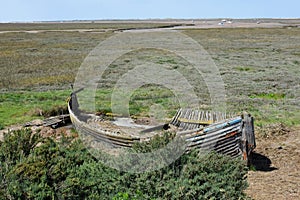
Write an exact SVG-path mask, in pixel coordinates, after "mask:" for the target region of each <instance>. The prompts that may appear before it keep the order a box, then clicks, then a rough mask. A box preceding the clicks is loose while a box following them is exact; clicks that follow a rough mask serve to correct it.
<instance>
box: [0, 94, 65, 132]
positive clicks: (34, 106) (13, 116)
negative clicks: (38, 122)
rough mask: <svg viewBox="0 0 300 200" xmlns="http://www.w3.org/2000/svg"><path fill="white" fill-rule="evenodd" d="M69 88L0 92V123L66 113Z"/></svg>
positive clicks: (10, 123) (22, 121)
mask: <svg viewBox="0 0 300 200" xmlns="http://www.w3.org/2000/svg"><path fill="white" fill-rule="evenodd" d="M70 93H71V90H52V91H45V92H34V91H22V92H5V93H1V94H0V114H1V117H0V124H2V125H3V126H8V125H12V124H16V123H24V122H27V121H30V120H32V119H36V118H42V117H49V116H54V115H57V114H66V113H67V107H66V105H67V103H66V100H67V97H68V96H69V95H70Z"/></svg>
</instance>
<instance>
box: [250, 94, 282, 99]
mask: <svg viewBox="0 0 300 200" xmlns="http://www.w3.org/2000/svg"><path fill="white" fill-rule="evenodd" d="M284 97H285V94H279V93H261V94H255V95H251V96H250V98H263V99H273V100H279V99H284Z"/></svg>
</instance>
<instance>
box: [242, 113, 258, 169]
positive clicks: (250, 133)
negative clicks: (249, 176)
mask: <svg viewBox="0 0 300 200" xmlns="http://www.w3.org/2000/svg"><path fill="white" fill-rule="evenodd" d="M242 118H243V123H242V141H241V142H242V152H243V159H244V160H245V161H246V162H247V164H250V160H251V159H250V157H251V152H252V151H253V149H254V148H255V147H256V143H255V135H254V123H253V122H254V120H253V117H252V116H251V115H250V114H248V113H243V116H242Z"/></svg>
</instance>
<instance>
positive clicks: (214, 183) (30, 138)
mask: <svg viewBox="0 0 300 200" xmlns="http://www.w3.org/2000/svg"><path fill="white" fill-rule="evenodd" d="M167 138H168V137H161V138H159V137H157V138H156V139H155V141H153V142H154V143H155V144H165V143H167V142H166V141H165V140H166V139H167ZM147 145H148V147H149V146H152V147H153V146H156V145H154V144H151V142H150V144H147ZM139 149H140V147H139V148H138V149H136V151H138V152H139ZM142 149H145V148H142ZM146 149H147V148H146ZM142 151H143V150H142ZM246 172H247V171H246V167H245V165H244V163H243V162H242V161H240V160H235V159H231V158H228V157H226V156H222V155H220V154H215V153H209V154H203V153H202V154H199V152H197V151H193V152H191V153H190V154H188V155H187V154H186V155H183V156H182V157H181V158H179V159H178V160H176V161H175V162H174V163H172V164H171V165H170V166H168V167H165V168H163V169H161V170H157V171H153V172H145V173H141V174H131V173H125V172H119V171H117V170H114V169H111V168H108V167H106V166H104V165H103V164H102V163H101V162H99V161H97V160H96V159H94V158H93V157H92V156H91V155H90V154H89V153H88V151H87V150H86V149H85V147H84V146H83V144H82V143H81V142H80V141H79V140H78V139H74V138H66V137H62V138H61V139H60V140H59V141H55V140H53V139H52V138H42V137H41V136H40V135H39V134H38V133H36V134H33V133H31V132H30V131H29V130H19V131H15V132H12V133H10V134H5V135H4V141H3V142H0V183H1V184H0V198H1V199H72V200H73V199H116V200H119V199H122V200H125V199H183V198H184V199H195V198H196V197H197V198H198V199H246V196H245V194H244V193H243V191H244V190H245V189H246V187H247V182H246V179H245V176H246Z"/></svg>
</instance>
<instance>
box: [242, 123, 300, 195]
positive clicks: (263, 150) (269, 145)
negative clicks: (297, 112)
mask: <svg viewBox="0 0 300 200" xmlns="http://www.w3.org/2000/svg"><path fill="white" fill-rule="evenodd" d="M254 165H255V166H256V171H250V172H249V173H248V182H249V188H248V189H247V194H248V195H249V196H250V197H252V198H254V199H257V200H260V199H278V200H279V199H280V200H281V199H295V200H296V199H299V197H300V127H297V128H294V129H292V130H291V131H290V132H287V133H285V134H284V135H279V136H269V137H267V138H257V148H256V150H255V154H254Z"/></svg>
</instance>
